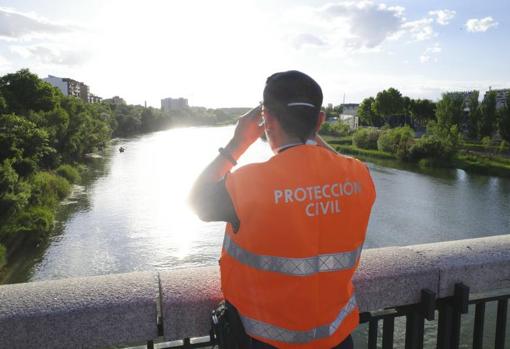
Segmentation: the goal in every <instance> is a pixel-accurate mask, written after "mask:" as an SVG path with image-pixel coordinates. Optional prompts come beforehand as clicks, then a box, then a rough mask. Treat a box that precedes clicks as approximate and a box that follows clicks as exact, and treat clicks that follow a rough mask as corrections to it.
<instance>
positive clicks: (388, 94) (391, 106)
mask: <svg viewBox="0 0 510 349" xmlns="http://www.w3.org/2000/svg"><path fill="white" fill-rule="evenodd" d="M372 109H373V111H374V112H375V113H376V114H378V115H381V116H382V117H383V118H384V119H385V121H386V122H389V118H390V117H391V116H401V115H403V114H404V98H403V97H402V94H401V93H400V91H399V90H397V89H395V88H393V87H390V88H389V89H387V90H384V91H381V92H379V93H377V96H376V97H375V102H374V103H373V104H372Z"/></svg>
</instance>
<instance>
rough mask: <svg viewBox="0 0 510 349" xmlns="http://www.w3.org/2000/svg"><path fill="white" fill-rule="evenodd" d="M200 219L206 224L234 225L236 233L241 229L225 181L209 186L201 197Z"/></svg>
mask: <svg viewBox="0 0 510 349" xmlns="http://www.w3.org/2000/svg"><path fill="white" fill-rule="evenodd" d="M196 210H197V213H198V216H199V217H200V219H202V220H203V221H206V222H213V221H223V222H228V223H230V224H232V227H233V228H234V231H237V230H238V229H239V224H240V222H239V218H238V217H237V214H236V211H235V209H234V204H233V203H232V199H231V198H230V195H229V193H228V191H227V188H226V187H225V179H224V178H223V179H221V180H220V181H218V182H217V183H214V184H213V185H210V186H208V187H207V188H206V189H204V190H203V191H202V193H201V195H200V200H199V203H198V205H197V207H196Z"/></svg>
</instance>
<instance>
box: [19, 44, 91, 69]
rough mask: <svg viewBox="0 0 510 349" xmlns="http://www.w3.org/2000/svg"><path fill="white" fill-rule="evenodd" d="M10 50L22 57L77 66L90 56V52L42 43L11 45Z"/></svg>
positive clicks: (46, 62)
mask: <svg viewBox="0 0 510 349" xmlns="http://www.w3.org/2000/svg"><path fill="white" fill-rule="evenodd" d="M10 50H11V52H14V53H16V54H18V55H19V56H21V57H22V58H25V59H36V60H38V61H39V62H41V63H44V64H54V65H66V66H77V65H80V64H82V63H84V62H85V61H86V60H88V58H89V53H88V52H85V51H76V50H67V49H60V48H57V47H48V46H42V45H34V46H11V47H10Z"/></svg>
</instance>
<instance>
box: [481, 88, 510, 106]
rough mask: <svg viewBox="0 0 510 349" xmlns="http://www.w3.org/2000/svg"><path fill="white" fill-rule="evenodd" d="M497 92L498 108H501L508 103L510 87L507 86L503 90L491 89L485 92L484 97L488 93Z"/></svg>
mask: <svg viewBox="0 0 510 349" xmlns="http://www.w3.org/2000/svg"><path fill="white" fill-rule="evenodd" d="M489 92H495V93H496V109H501V108H503V107H504V106H505V105H506V98H507V96H508V94H510V88H505V89H501V90H491V89H490V88H489V91H487V92H485V96H484V98H485V97H486V96H487V93H489Z"/></svg>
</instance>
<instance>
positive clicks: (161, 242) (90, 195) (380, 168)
mask: <svg viewBox="0 0 510 349" xmlns="http://www.w3.org/2000/svg"><path fill="white" fill-rule="evenodd" d="M232 131H233V128H232V127H231V126H230V127H220V128H185V129H173V130H168V131H162V132H157V133H153V134H149V135H144V136H139V137H136V138H131V139H125V140H117V141H116V142H114V144H113V145H112V147H111V148H109V149H108V150H107V151H106V153H105V154H104V158H101V159H91V160H90V161H91V164H90V167H91V168H92V170H93V171H92V172H91V175H90V178H86V179H85V181H84V182H85V183H84V185H83V186H82V187H79V186H78V187H75V188H74V191H73V195H72V196H71V197H69V198H68V199H67V200H66V201H65V202H64V203H63V205H62V206H61V209H60V212H59V214H58V220H59V221H58V224H57V227H56V232H55V235H54V236H53V237H52V239H51V241H50V242H49V246H40V247H39V248H38V249H35V250H33V251H27V252H24V256H21V257H20V258H18V263H17V264H18V265H17V272H16V273H14V275H11V276H10V277H8V278H7V282H21V281H26V280H41V279H53V278H64V277H71V276H85V275H99V274H109V273H122V272H129V271H139V270H161V269H170V268H183V267H189V266H198V265H214V264H216V263H217V260H218V257H219V254H220V248H221V247H220V246H221V242H222V238H223V230H224V226H225V224H224V223H221V222H219V223H203V222H201V221H200V220H198V219H197V218H196V217H195V216H194V214H193V213H192V212H191V211H190V209H189V207H188V205H187V204H186V197H187V195H188V192H189V189H190V186H191V184H192V183H193V181H194V179H195V178H196V177H197V175H198V174H199V172H200V171H201V170H202V169H203V168H204V167H205V166H206V165H207V163H208V162H209V161H211V160H212V159H213V158H214V157H215V156H216V155H217V149H218V148H219V147H221V146H224V145H225V144H226V143H227V141H228V140H229V138H230V137H231V134H232ZM121 145H122V146H123V147H124V148H126V151H125V152H124V153H119V152H118V150H117V149H118V147H119V146H121ZM270 156H271V152H270V150H269V147H268V146H267V144H265V143H262V142H261V141H259V142H257V143H256V144H254V146H252V148H250V149H249V151H248V152H247V154H245V155H244V156H243V158H242V159H241V161H240V165H243V164H246V163H249V162H254V161H264V160H266V159H268V158H269V157H270ZM369 167H370V170H371V173H372V176H373V178H374V181H375V184H376V188H377V200H376V203H375V206H374V210H373V214H372V217H371V219H370V223H369V227H368V233H367V241H366V244H365V247H369V248H372V247H381V246H392V245H408V244H417V243H426V242H434V241H445V240H454V239H463V238H471V237H479V236H487V235H495V234H506V233H509V232H510V215H509V214H508V212H510V180H509V179H505V178H496V177H488V176H479V175H471V174H467V173H465V172H464V171H462V170H437V169H428V170H423V169H418V168H417V167H415V166H412V165H409V164H404V165H403V164H398V163H395V162H379V161H377V163H371V164H369ZM399 321H400V322H402V324H400V322H399ZM403 321H404V320H403V319H402V320H397V321H396V328H397V329H398V328H404V326H405V322H403ZM399 324H400V325H399ZM434 326H435V325H434V324H433V323H427V330H426V331H427V333H431V334H432V333H434ZM364 333H366V329H364V328H363V327H361V328H360V330H359V331H357V334H356V336H355V339H356V341H366V336H365V335H364ZM433 337H434V336H433V335H429V336H427V339H426V342H427V343H428V345H426V347H432V344H433V342H434V341H435V339H434V338H433ZM466 338H468V337H466ZM466 338H464V339H463V340H467V339H466ZM395 340H396V343H403V340H404V338H403V335H402V333H401V332H397V333H396V334H395ZM397 346H398V345H397Z"/></svg>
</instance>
